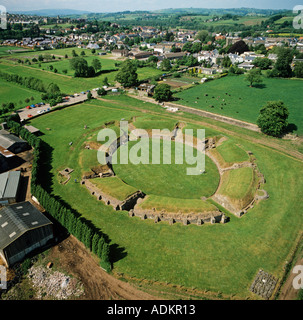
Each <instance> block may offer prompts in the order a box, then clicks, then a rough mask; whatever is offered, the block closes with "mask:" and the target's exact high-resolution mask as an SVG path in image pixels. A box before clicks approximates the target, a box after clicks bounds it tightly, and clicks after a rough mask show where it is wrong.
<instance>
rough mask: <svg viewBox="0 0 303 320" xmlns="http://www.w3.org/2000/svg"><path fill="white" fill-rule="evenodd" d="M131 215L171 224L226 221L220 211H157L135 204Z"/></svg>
mask: <svg viewBox="0 0 303 320" xmlns="http://www.w3.org/2000/svg"><path fill="white" fill-rule="evenodd" d="M129 216H130V217H133V216H135V217H140V218H141V219H142V220H145V219H152V220H154V222H155V223H157V222H160V221H167V222H169V224H174V223H176V222H180V223H182V224H183V225H188V224H196V225H202V224H204V223H211V224H214V223H226V222H227V219H226V217H225V215H224V214H223V213H222V212H220V211H214V212H207V213H196V214H195V213H182V212H178V213H177V212H166V211H164V210H163V211H156V210H153V209H141V208H138V206H135V207H134V209H133V210H130V211H129Z"/></svg>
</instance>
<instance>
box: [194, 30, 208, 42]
mask: <svg viewBox="0 0 303 320" xmlns="http://www.w3.org/2000/svg"><path fill="white" fill-rule="evenodd" d="M207 37H208V31H206V30H201V31H199V32H198V33H197V35H196V37H195V39H196V40H200V41H201V42H202V43H203V42H205V40H206V38H207Z"/></svg>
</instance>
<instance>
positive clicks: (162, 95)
mask: <svg viewBox="0 0 303 320" xmlns="http://www.w3.org/2000/svg"><path fill="white" fill-rule="evenodd" d="M171 97H172V92H171V89H170V86H169V85H168V84H166V83H160V84H158V85H157V86H156V88H155V92H154V98H155V100H156V101H159V102H161V101H169V100H170V99H171Z"/></svg>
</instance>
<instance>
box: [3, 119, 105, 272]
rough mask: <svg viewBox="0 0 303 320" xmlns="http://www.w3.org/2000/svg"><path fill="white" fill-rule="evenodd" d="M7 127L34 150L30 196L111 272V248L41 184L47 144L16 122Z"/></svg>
mask: <svg viewBox="0 0 303 320" xmlns="http://www.w3.org/2000/svg"><path fill="white" fill-rule="evenodd" d="M7 126H8V127H9V128H10V130H11V131H12V132H13V133H15V134H16V135H18V136H20V137H21V138H22V139H24V140H26V141H27V142H28V143H29V144H30V145H31V146H32V147H33V149H34V161H33V164H32V177H31V194H32V195H33V196H34V197H36V198H37V200H38V201H39V203H40V204H41V206H42V207H43V208H44V209H45V210H46V212H48V213H49V214H50V215H51V216H52V217H53V218H54V219H56V220H57V221H58V222H59V223H60V224H61V225H62V226H63V227H64V228H66V230H67V231H68V232H69V233H71V234H72V235H74V236H75V237H76V238H77V239H78V240H79V241H81V242H82V243H83V244H84V245H85V246H86V248H88V249H89V250H91V251H92V252H93V253H95V254H96V255H97V256H98V257H99V258H100V259H101V262H100V266H101V267H102V268H103V269H105V270H106V271H107V272H109V271H110V270H111V263H110V248H109V244H108V243H107V242H106V241H105V239H104V237H103V235H102V234H101V232H100V231H99V230H97V229H96V228H95V227H94V226H93V225H92V224H91V223H90V222H89V221H88V220H86V219H85V218H83V217H81V216H80V215H79V214H78V213H76V212H73V211H71V210H70V209H69V208H68V207H67V206H66V205H65V204H64V203H62V202H61V201H60V200H57V199H56V198H55V197H54V196H53V195H51V194H50V193H48V192H47V191H46V190H45V189H44V188H43V186H42V184H41V181H40V179H39V178H40V177H42V176H43V174H42V172H40V171H41V168H42V162H43V161H42V157H41V156H42V154H43V152H45V149H46V144H45V142H44V141H43V140H41V139H40V138H39V137H37V136H35V135H34V134H32V133H30V132H29V131H28V130H27V129H25V128H24V127H23V126H21V125H20V124H19V123H17V122H15V121H13V120H8V121H7Z"/></svg>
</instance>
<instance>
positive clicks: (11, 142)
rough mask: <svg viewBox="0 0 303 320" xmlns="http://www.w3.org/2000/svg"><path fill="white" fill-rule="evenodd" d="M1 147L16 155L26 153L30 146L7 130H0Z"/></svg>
mask: <svg viewBox="0 0 303 320" xmlns="http://www.w3.org/2000/svg"><path fill="white" fill-rule="evenodd" d="M0 147H2V148H3V149H5V150H8V151H10V152H12V153H14V154H16V153H19V152H22V151H25V150H26V149H27V148H28V144H27V142H26V141H24V140H22V139H20V138H18V137H17V136H15V135H13V134H11V133H10V132H8V131H6V130H0Z"/></svg>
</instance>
